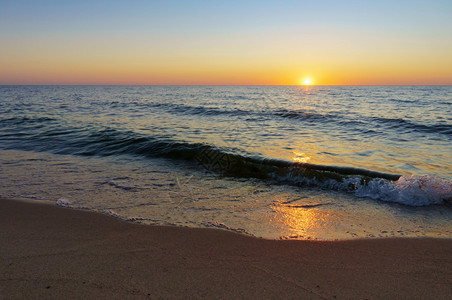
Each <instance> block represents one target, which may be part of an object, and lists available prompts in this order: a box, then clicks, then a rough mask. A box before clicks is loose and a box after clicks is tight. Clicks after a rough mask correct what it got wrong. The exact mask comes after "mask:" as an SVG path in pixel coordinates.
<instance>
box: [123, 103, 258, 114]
mask: <svg viewBox="0 0 452 300" xmlns="http://www.w3.org/2000/svg"><path fill="white" fill-rule="evenodd" d="M126 105H133V106H136V107H140V108H146V109H149V108H157V109H163V110H164V111H165V112H170V113H174V114H177V115H205V116H217V115H231V116H242V115H251V114H254V112H252V111H248V110H242V109H238V108H237V109H221V108H215V107H206V106H192V105H186V104H178V103H161V102H157V103H139V102H133V103H127V104H126Z"/></svg>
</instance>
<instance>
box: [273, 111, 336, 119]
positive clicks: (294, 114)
mask: <svg viewBox="0 0 452 300" xmlns="http://www.w3.org/2000/svg"><path fill="white" fill-rule="evenodd" d="M274 115H276V116H279V117H283V118H289V119H299V120H310V121H323V120H330V119H331V118H332V117H334V115H331V114H319V113H314V112H307V111H302V110H287V109H280V110H277V111H275V112H274Z"/></svg>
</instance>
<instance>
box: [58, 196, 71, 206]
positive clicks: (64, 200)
mask: <svg viewBox="0 0 452 300" xmlns="http://www.w3.org/2000/svg"><path fill="white" fill-rule="evenodd" d="M56 205H57V206H61V207H71V206H72V203H71V201H70V200H69V199H67V198H64V197H61V198H59V199H57V201H56Z"/></svg>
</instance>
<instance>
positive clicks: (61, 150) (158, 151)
mask: <svg viewBox="0 0 452 300" xmlns="http://www.w3.org/2000/svg"><path fill="white" fill-rule="evenodd" d="M12 133H13V132H8V133H7V134H6V135H5V134H2V135H0V138H2V140H3V142H2V145H1V146H2V148H6V149H17V148H18V149H22V150H33V151H48V152H52V153H56V154H72V155H81V156H111V155H123V154H126V155H138V156H144V157H149V158H168V159H174V160H183V161H187V162H188V163H190V164H192V165H193V164H196V165H197V166H198V167H201V168H203V169H204V170H205V171H208V172H213V173H214V174H221V175H223V176H230V177H237V178H257V179H262V180H268V181H272V182H273V183H276V184H290V185H298V186H316V187H320V188H323V189H329V190H338V191H346V192H351V193H354V194H355V195H356V196H358V197H370V198H373V199H378V200H382V201H390V202H396V203H401V204H405V205H410V206H426V205H432V204H451V203H452V182H451V181H448V180H446V179H441V178H439V177H436V176H411V177H406V176H400V175H397V174H390V173H382V172H376V171H373V170H367V169H364V168H355V167H348V166H334V165H316V164H310V163H301V162H292V161H286V160H278V159H269V158H266V157H261V156H259V155H256V154H253V153H247V152H245V151H243V150H239V149H234V148H221V147H217V146H214V145H209V144H205V143H194V142H187V141H180V140H171V139H168V138H164V137H161V136H158V135H155V136H149V135H144V134H138V133H135V132H131V131H121V130H118V129H114V128H104V129H102V130H95V129H94V128H90V129H88V128H84V129H81V128H72V127H67V128H62V127H56V126H55V127H49V128H47V129H46V130H45V131H43V130H38V131H37V132H34V133H33V134H28V135H25V136H24V135H21V132H20V130H19V131H17V134H16V135H13V134H12ZM110 184H111V185H115V186H119V185H120V183H118V182H110ZM121 188H134V187H129V186H127V187H123V186H121Z"/></svg>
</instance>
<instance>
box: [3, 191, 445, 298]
mask: <svg viewBox="0 0 452 300" xmlns="http://www.w3.org/2000/svg"><path fill="white" fill-rule="evenodd" d="M0 220H1V221H0V222H1V225H0V239H1V244H2V247H1V250H0V274H1V275H0V282H2V284H1V285H0V295H1V296H2V298H14V299H17V298H19V299H20V298H30V297H32V298H57V297H63V296H64V297H65V298H82V297H103V298H104V297H113V298H124V297H134V298H151V299H154V298H194V297H196V298H231V297H234V298H235V297H242V298H260V297H265V298H303V299H336V298H337V299H343V298H352V299H357V298H360V299H365V298H367V299H378V298H388V297H391V298H396V297H397V298H400V297H401V298H413V299H416V298H418V299H420V298H435V299H445V298H448V297H450V296H451V295H452V257H451V255H450V249H452V239H432V238H414V239H413V238H398V239H365V240H347V241H278V240H265V239H258V238H252V237H248V236H245V235H240V234H237V233H233V232H227V231H224V230H218V229H193V228H182V227H164V226H148V225H137V224H130V223H126V222H124V221H121V220H118V219H115V218H111V217H108V216H105V215H101V214H97V213H93V212H88V211H79V210H72V209H65V208H60V207H56V206H51V205H44V204H38V203H30V202H23V201H16V200H11V199H0Z"/></svg>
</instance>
